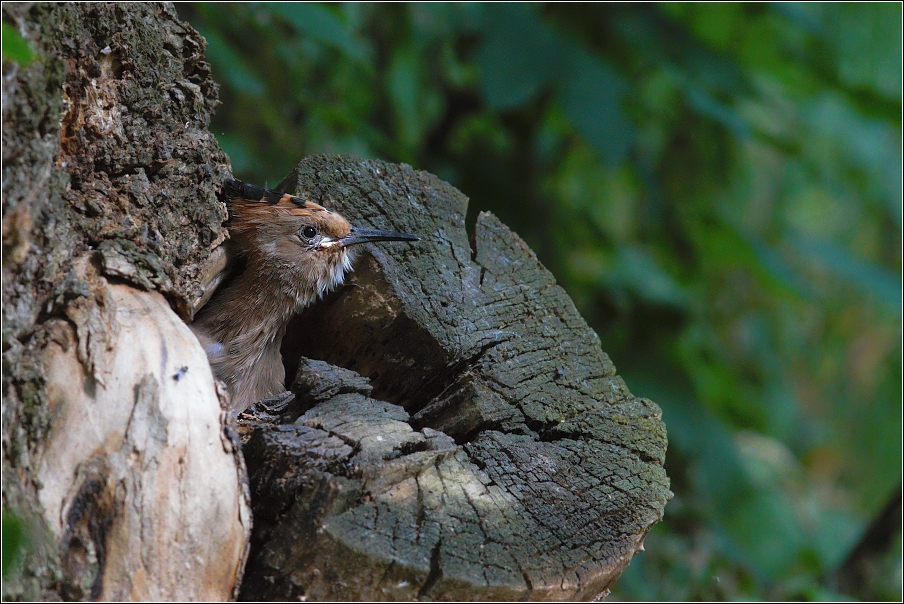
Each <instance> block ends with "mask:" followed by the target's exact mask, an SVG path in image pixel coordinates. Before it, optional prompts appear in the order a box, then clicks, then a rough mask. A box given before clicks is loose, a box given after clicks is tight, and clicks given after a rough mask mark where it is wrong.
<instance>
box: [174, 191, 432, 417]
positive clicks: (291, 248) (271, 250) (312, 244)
mask: <svg viewBox="0 0 904 604" xmlns="http://www.w3.org/2000/svg"><path fill="white" fill-rule="evenodd" d="M224 190H225V194H226V198H227V201H228V203H229V206H230V224H229V232H230V236H231V241H230V245H231V246H232V248H233V250H234V251H235V252H236V253H237V255H238V257H239V258H241V259H243V260H244V265H245V270H244V271H243V272H242V273H241V274H240V275H238V276H237V277H235V278H234V279H233V280H232V282H231V283H230V284H229V285H228V286H227V287H226V288H225V289H223V290H220V291H218V292H216V293H215V294H214V296H213V298H211V300H210V302H208V303H207V305H206V306H205V307H204V308H203V309H201V312H200V313H199V315H198V317H197V318H196V319H195V322H194V323H193V324H192V326H191V327H192V330H193V331H194V332H195V335H197V336H198V339H199V340H200V341H201V344H202V345H203V346H204V350H205V352H206V353H207V358H208V360H209V361H210V366H211V368H212V369H213V372H214V375H215V376H216V378H217V379H220V380H223V381H224V382H225V383H226V385H227V387H228V388H229V394H230V399H231V408H232V410H233V411H234V412H236V413H238V412H241V411H244V410H245V409H247V408H248V407H250V406H251V405H252V404H254V403H255V402H257V401H258V400H260V399H262V398H267V397H271V396H273V395H275V394H279V393H280V392H283V391H284V390H285V384H284V380H285V369H284V367H283V363H282V357H281V356H280V352H279V349H280V345H281V343H282V339H283V336H284V335H285V332H286V325H287V324H288V322H289V319H290V318H291V317H292V315H293V314H295V313H296V312H298V311H299V310H301V309H302V308H304V307H305V306H307V305H309V304H310V303H311V302H313V301H314V300H316V299H318V298H319V297H321V296H322V295H323V294H324V293H326V292H328V291H329V290H331V289H333V288H334V287H336V286H337V285H340V284H341V283H342V280H343V278H344V277H345V273H346V272H348V271H350V270H351V263H352V251H351V250H350V249H349V248H350V246H353V245H356V244H359V243H366V242H369V241H417V240H418V238H417V237H415V236H414V235H408V234H406V233H395V232H391V231H378V230H375V229H362V228H355V227H353V226H352V225H350V224H349V223H348V221H347V220H346V219H345V218H343V217H342V216H340V215H339V214H337V213H335V212H331V211H329V210H327V209H325V208H323V207H321V206H319V205H317V204H315V203H312V202H310V201H305V200H303V199H301V198H298V197H293V196H291V195H288V194H285V193H280V192H278V191H272V190H270V189H264V188H262V187H256V186H253V185H246V184H244V183H242V182H241V181H237V180H230V181H227V182H226V183H225V189H224Z"/></svg>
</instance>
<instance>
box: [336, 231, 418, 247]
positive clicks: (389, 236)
mask: <svg viewBox="0 0 904 604" xmlns="http://www.w3.org/2000/svg"><path fill="white" fill-rule="evenodd" d="M420 240H421V238H420V237H416V236H414V235H409V234H408V233H396V232H394V231H381V230H378V229H362V228H359V227H352V231H351V233H349V234H348V235H346V236H345V237H343V238H342V239H340V240H339V241H340V242H341V243H342V247H348V246H350V245H356V244H358V243H368V242H370V241H420Z"/></svg>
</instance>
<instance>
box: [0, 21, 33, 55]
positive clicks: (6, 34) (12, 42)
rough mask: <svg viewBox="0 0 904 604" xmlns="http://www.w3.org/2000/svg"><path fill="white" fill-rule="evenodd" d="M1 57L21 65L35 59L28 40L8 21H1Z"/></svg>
mask: <svg viewBox="0 0 904 604" xmlns="http://www.w3.org/2000/svg"><path fill="white" fill-rule="evenodd" d="M3 58H4V59H7V60H10V61H15V62H16V63H18V64H19V65H22V66H25V65H28V64H29V63H31V62H32V61H33V60H34V59H35V53H34V51H33V50H32V49H31V46H29V44H28V41H27V40H26V39H25V38H23V37H22V36H21V35H20V34H19V32H18V31H16V29H15V28H14V27H13V26H12V25H10V24H9V23H3Z"/></svg>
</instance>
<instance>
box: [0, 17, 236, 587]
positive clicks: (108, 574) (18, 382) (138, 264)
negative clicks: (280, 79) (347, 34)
mask: <svg viewBox="0 0 904 604" xmlns="http://www.w3.org/2000/svg"><path fill="white" fill-rule="evenodd" d="M3 20H4V22H5V23H10V24H11V25H13V26H14V27H15V28H16V29H17V30H18V31H19V32H20V33H21V34H22V35H23V36H24V37H25V38H26V39H27V40H28V41H29V43H30V44H31V46H32V48H33V50H35V51H36V54H37V60H36V61H35V62H34V63H32V64H30V65H28V66H20V65H17V64H16V63H14V62H9V61H6V60H4V62H3V108H2V110H3V231H2V233H3V503H4V511H11V512H13V513H15V514H17V515H18V516H20V517H21V518H23V519H24V520H25V521H26V524H27V527H28V539H27V541H28V547H27V556H26V559H25V560H24V563H23V564H22V565H21V566H19V567H18V568H17V569H16V570H15V572H14V574H13V576H11V577H10V578H9V580H6V581H4V584H3V590H4V592H3V596H4V599H7V598H26V599H45V600H47V599H50V600H52V599H60V598H66V599H86V598H106V599H120V598H136V599H176V600H179V599H183V598H203V599H223V598H227V597H229V595H230V593H231V590H232V586H233V584H235V583H236V582H237V581H238V575H239V573H240V572H241V568H242V555H243V552H244V551H245V545H244V543H245V541H246V540H247V534H248V532H249V530H250V519H249V515H248V506H247V502H246V501H245V499H246V495H245V494H244V493H243V488H242V480H241V477H242V475H243V473H244V467H243V465H242V459H241V456H240V455H238V454H237V450H236V448H235V447H234V446H233V444H232V443H233V441H232V440H230V438H229V437H228V434H224V433H223V431H222V426H221V417H220V416H221V410H220V402H219V397H218V395H217V392H216V390H215V388H214V383H213V381H212V377H211V375H210V369H209V367H208V366H207V364H206V359H205V358H204V355H203V351H201V349H200V347H199V345H198V343H197V341H196V340H195V339H194V338H193V337H192V336H191V335H190V333H189V332H187V331H186V330H187V328H186V326H185V325H184V323H182V321H180V320H179V318H178V317H177V316H176V314H175V313H174V312H173V310H172V309H176V310H177V311H178V312H179V313H180V314H181V315H182V317H183V318H189V316H190V315H191V308H192V306H193V302H194V301H195V300H196V299H198V298H199V297H201V296H202V295H203V287H202V285H201V280H202V277H203V274H202V273H203V270H204V267H205V265H206V264H207V260H208V256H209V255H210V253H211V249H212V248H214V247H215V245H216V244H217V243H218V242H220V241H222V240H223V239H224V238H225V237H226V231H225V229H224V228H223V227H222V226H221V224H222V222H223V221H224V219H225V218H226V211H225V206H224V205H223V204H222V203H221V202H219V201H218V200H217V198H216V191H217V189H218V185H219V182H220V181H221V180H222V174H223V173H225V172H228V160H227V158H226V157H225V155H224V154H223V153H222V151H221V150H220V149H219V147H218V145H217V143H216V140H215V139H214V137H213V135H212V134H211V133H210V132H209V131H208V129H207V127H208V124H209V118H210V114H211V112H212V110H213V107H214V105H215V104H216V102H217V100H216V98H217V97H216V85H215V84H214V83H213V81H212V80H211V79H210V73H209V67H208V65H207V63H206V62H205V61H204V57H203V55H202V51H203V47H204V41H203V38H201V37H200V36H199V35H198V34H197V32H195V31H194V30H192V29H191V28H190V27H189V26H187V25H186V24H184V23H182V22H180V21H179V20H178V19H177V18H176V16H175V12H174V11H173V9H172V7H171V6H168V5H161V4H31V3H18V4H16V3H4V5H3ZM158 292H159V293H158ZM161 293H162V294H163V295H165V296H166V300H164V298H163V297H161ZM166 301H168V302H169V304H167V303H166ZM170 306H172V308H171V307H170ZM211 469H215V472H216V475H215V476H213V475H206V474H205V472H208V471H210V470H211Z"/></svg>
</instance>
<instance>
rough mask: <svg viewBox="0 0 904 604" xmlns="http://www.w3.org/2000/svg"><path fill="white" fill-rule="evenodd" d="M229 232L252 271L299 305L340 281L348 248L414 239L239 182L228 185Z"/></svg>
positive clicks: (348, 267) (348, 261)
mask: <svg viewBox="0 0 904 604" xmlns="http://www.w3.org/2000/svg"><path fill="white" fill-rule="evenodd" d="M226 196H227V198H228V199H229V202H230V206H231V208H230V210H231V214H232V217H231V222H230V228H229V231H230V234H231V236H232V238H233V239H234V240H235V243H236V245H237V247H238V252H239V254H241V255H242V256H244V257H246V258H247V259H248V261H249V269H250V270H259V271H264V272H266V273H267V277H268V278H269V279H270V280H273V279H275V280H277V281H278V282H279V283H281V284H283V285H284V286H286V287H287V288H289V290H291V291H287V292H286V293H290V294H291V295H294V296H295V298H296V299H297V302H298V304H299V305H303V304H307V303H308V302H310V301H311V299H313V298H314V297H318V296H321V295H323V294H324V293H325V292H327V291H329V290H330V289H332V288H333V287H335V286H337V285H339V284H341V283H342V280H343V278H344V276H345V273H346V272H347V271H349V270H351V261H352V256H351V252H352V247H353V246H355V245H358V244H361V243H368V242H372V241H418V240H419V237H416V236H414V235H409V234H407V233H397V232H393V231H381V230H378V229H370V228H360V227H355V226H353V225H351V224H349V222H348V221H347V220H346V219H345V218H344V217H343V216H341V215H340V214H337V213H336V212H332V211H330V210H327V209H326V208H324V207H322V206H320V205H317V204H316V203H313V202H311V201H307V200H304V199H302V198H300V197H294V196H292V195H289V194H287V193H281V192H278V191H273V190H270V189H264V188H262V187H256V186H253V185H247V184H244V183H242V182H240V181H235V180H233V181H227V183H226Z"/></svg>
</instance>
